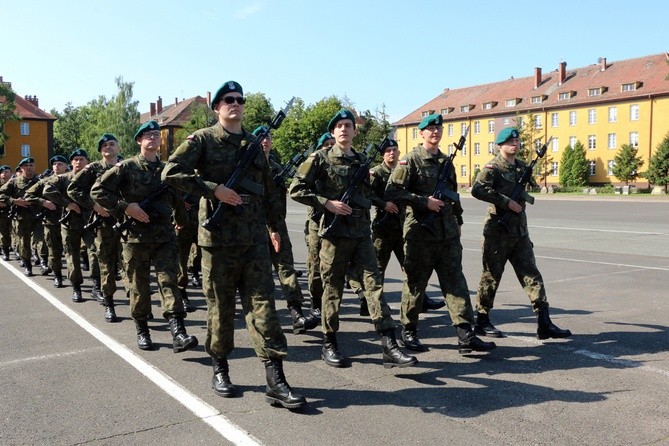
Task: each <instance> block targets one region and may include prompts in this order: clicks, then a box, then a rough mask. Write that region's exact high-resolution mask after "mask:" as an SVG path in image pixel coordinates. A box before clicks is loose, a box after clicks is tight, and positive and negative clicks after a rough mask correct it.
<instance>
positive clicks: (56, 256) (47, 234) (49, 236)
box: [44, 223, 63, 275]
mask: <svg viewBox="0 0 669 446" xmlns="http://www.w3.org/2000/svg"><path fill="white" fill-rule="evenodd" d="M44 242H45V243H46V246H47V249H48V251H49V268H51V270H53V272H54V275H58V274H61V271H62V270H63V235H62V234H61V232H60V223H58V224H57V225H52V224H45V225H44Z"/></svg>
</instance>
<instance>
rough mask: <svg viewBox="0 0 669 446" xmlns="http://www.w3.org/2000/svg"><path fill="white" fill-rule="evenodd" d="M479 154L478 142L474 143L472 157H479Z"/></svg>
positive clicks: (479, 146) (479, 144)
mask: <svg viewBox="0 0 669 446" xmlns="http://www.w3.org/2000/svg"><path fill="white" fill-rule="evenodd" d="M480 154H481V143H480V142H475V143H474V155H480Z"/></svg>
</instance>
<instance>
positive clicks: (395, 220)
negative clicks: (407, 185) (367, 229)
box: [369, 163, 405, 234]
mask: <svg viewBox="0 0 669 446" xmlns="http://www.w3.org/2000/svg"><path fill="white" fill-rule="evenodd" d="M391 173H392V170H390V168H389V167H388V166H386V165H385V163H381V164H379V165H378V166H375V167H373V168H372V169H370V171H369V180H370V183H371V187H372V191H374V196H375V199H374V200H373V202H374V206H376V215H375V216H374V221H373V222H372V228H374V230H375V231H377V230H380V231H383V232H387V233H393V234H394V233H398V234H399V233H401V232H402V221H403V219H404V212H405V209H404V206H402V205H399V206H398V207H399V212H398V213H397V214H389V213H387V212H386V211H385V210H384V209H385V207H386V203H387V202H388V201H390V200H386V199H384V198H385V196H386V185H387V184H388V179H389V178H390V174H391Z"/></svg>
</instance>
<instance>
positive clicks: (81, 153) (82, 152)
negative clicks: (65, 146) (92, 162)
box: [70, 149, 88, 161]
mask: <svg viewBox="0 0 669 446" xmlns="http://www.w3.org/2000/svg"><path fill="white" fill-rule="evenodd" d="M75 156H83V157H84V158H86V159H88V153H86V151H85V150H84V149H74V150H73V151H72V153H70V161H72V158H74V157H75Z"/></svg>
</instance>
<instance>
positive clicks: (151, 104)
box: [149, 102, 156, 117]
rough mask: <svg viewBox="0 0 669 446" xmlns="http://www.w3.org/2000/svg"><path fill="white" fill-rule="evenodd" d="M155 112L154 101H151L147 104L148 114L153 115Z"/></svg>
mask: <svg viewBox="0 0 669 446" xmlns="http://www.w3.org/2000/svg"><path fill="white" fill-rule="evenodd" d="M155 114H156V103H155V102H152V103H150V104H149V115H150V116H151V117H153V116H154V115H155Z"/></svg>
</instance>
